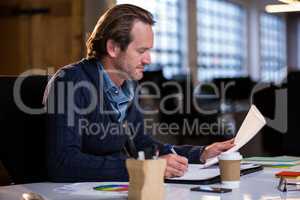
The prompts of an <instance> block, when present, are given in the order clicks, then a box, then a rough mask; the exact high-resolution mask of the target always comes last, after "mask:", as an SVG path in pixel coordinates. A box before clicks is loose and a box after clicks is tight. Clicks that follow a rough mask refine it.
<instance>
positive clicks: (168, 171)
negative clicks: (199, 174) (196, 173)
mask: <svg viewBox="0 0 300 200" xmlns="http://www.w3.org/2000/svg"><path fill="white" fill-rule="evenodd" d="M183 175H184V172H183V171H181V170H178V169H175V168H173V167H171V166H167V168H166V177H175V176H177V177H180V176H183Z"/></svg>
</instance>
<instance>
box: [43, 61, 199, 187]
mask: <svg viewBox="0 0 300 200" xmlns="http://www.w3.org/2000/svg"><path fill="white" fill-rule="evenodd" d="M99 77H100V76H99V72H98V68H97V65H96V60H95V59H89V60H87V59H82V60H81V61H79V62H78V63H74V64H71V65H68V66H65V67H63V68H62V69H60V70H59V71H58V72H57V73H56V74H55V75H54V76H53V77H52V79H51V80H50V81H49V83H48V85H47V88H46V90H45V95H44V103H47V111H48V120H47V121H48V122H47V124H48V134H47V147H48V148H47V167H48V175H49V178H50V180H51V181H54V182H79V181H128V174H127V170H126V166H125V160H126V159H127V158H128V156H127V155H126V154H125V153H124V148H125V147H127V140H128V137H127V136H126V134H125V131H124V128H123V127H122V125H121V124H120V123H117V121H116V120H115V117H114V114H113V113H110V114H104V112H103V111H105V110H111V108H110V104H109V103H108V99H107V97H106V95H105V94H104V93H103V92H101V84H102V82H103V81H102V80H100V78H99ZM91 91H92V92H91ZM91 105H93V106H91ZM89 106H91V109H90V110H88V109H89ZM78 111H79V112H78ZM126 121H127V122H128V124H130V125H131V126H132V129H133V130H134V132H133V134H134V136H135V137H134V139H133V141H134V144H135V145H136V148H137V150H138V151H139V150H143V149H144V148H145V147H148V146H151V145H153V144H157V145H158V146H159V147H160V155H163V154H168V153H171V152H170V151H169V149H168V148H167V147H166V146H165V145H162V144H160V143H159V142H158V141H155V140H154V139H153V138H152V137H151V136H150V135H148V134H146V133H145V132H144V126H143V125H144V124H143V123H144V118H143V115H142V114H141V112H140V111H139V110H138V109H137V107H136V106H135V104H134V103H132V104H130V106H129V108H128V110H127V117H126ZM175 150H176V151H177V153H178V154H180V155H182V156H185V157H187V158H188V159H189V162H193V163H195V162H199V156H200V154H201V153H202V151H203V147H202V146H189V145H185V146H178V147H175Z"/></svg>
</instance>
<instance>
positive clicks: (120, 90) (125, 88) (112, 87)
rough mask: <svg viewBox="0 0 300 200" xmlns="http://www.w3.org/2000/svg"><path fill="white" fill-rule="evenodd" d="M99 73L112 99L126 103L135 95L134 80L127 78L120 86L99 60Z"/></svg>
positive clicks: (106, 91) (104, 89)
mask: <svg viewBox="0 0 300 200" xmlns="http://www.w3.org/2000/svg"><path fill="white" fill-rule="evenodd" d="M97 66H98V71H99V75H100V77H101V78H102V80H103V91H104V92H105V93H106V94H109V95H108V96H109V97H110V100H111V101H114V102H117V103H125V102H128V101H131V100H132V99H133V97H134V81H132V80H125V81H124V83H123V85H122V86H121V87H118V86H117V85H116V84H115V83H114V82H113V81H112V80H111V78H110V77H109V75H108V73H107V72H106V71H105V70H104V67H103V65H102V64H101V63H100V62H99V61H97Z"/></svg>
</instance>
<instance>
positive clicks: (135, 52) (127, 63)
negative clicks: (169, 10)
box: [115, 21, 153, 80]
mask: <svg viewBox="0 0 300 200" xmlns="http://www.w3.org/2000/svg"><path fill="white" fill-rule="evenodd" d="M131 37H132V39H133V40H132V41H131V42H130V43H129V45H128V47H127V49H126V50H125V51H120V53H119V55H118V56H117V57H116V58H115V61H116V62H115V64H116V65H117V68H118V69H119V70H121V71H122V72H125V73H126V75H128V76H129V77H127V78H126V79H128V78H130V79H133V80H140V79H142V78H143V73H144V66H145V65H148V64H150V63H151V57H150V49H151V48H152V47H153V31H152V26H151V25H149V24H145V23H143V22H140V21H137V22H135V23H134V25H133V27H132V30H131Z"/></svg>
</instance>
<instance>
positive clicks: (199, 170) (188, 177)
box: [169, 164, 257, 181]
mask: <svg viewBox="0 0 300 200" xmlns="http://www.w3.org/2000/svg"><path fill="white" fill-rule="evenodd" d="M254 167H257V165H255V164H243V165H241V170H245V169H250V168H254ZM219 175H220V170H219V168H218V167H215V166H213V167H210V168H206V169H203V167H202V165H199V164H189V167H188V171H187V172H186V173H185V174H184V175H183V176H181V177H175V178H170V179H169V180H178V181H200V180H208V179H211V178H214V177H217V176H219Z"/></svg>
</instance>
